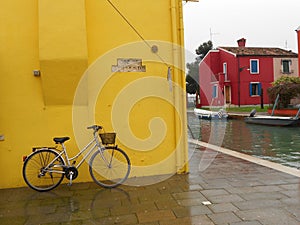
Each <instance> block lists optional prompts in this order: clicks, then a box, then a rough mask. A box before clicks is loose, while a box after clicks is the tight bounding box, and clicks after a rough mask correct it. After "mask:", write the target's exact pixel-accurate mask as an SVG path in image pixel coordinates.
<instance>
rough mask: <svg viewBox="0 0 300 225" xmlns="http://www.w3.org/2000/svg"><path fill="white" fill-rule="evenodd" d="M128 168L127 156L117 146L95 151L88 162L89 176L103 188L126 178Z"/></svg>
mask: <svg viewBox="0 0 300 225" xmlns="http://www.w3.org/2000/svg"><path fill="white" fill-rule="evenodd" d="M130 168H131V165H130V160H129V158H128V156H127V155H126V153H125V152H124V151H123V150H122V149H119V148H117V147H105V148H104V149H101V151H96V152H95V153H94V154H93V155H92V157H91V159H90V163H89V171H90V174H91V177H92V178H93V180H94V181H95V183H97V184H98V185H100V186H102V187H105V188H113V187H117V186H118V185H120V184H122V183H123V182H124V181H125V180H126V179H127V178H128V176H129V173H130Z"/></svg>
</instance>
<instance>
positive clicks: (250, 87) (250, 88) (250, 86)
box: [249, 84, 252, 96]
mask: <svg viewBox="0 0 300 225" xmlns="http://www.w3.org/2000/svg"><path fill="white" fill-rule="evenodd" d="M249 90H250V96H252V84H250V85H249Z"/></svg>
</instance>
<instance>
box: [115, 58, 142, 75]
mask: <svg viewBox="0 0 300 225" xmlns="http://www.w3.org/2000/svg"><path fill="white" fill-rule="evenodd" d="M111 71H112V72H114V73H115V72H146V66H143V61H142V59H133V58H128V59H123V58H120V59H118V60H117V65H112V67H111Z"/></svg>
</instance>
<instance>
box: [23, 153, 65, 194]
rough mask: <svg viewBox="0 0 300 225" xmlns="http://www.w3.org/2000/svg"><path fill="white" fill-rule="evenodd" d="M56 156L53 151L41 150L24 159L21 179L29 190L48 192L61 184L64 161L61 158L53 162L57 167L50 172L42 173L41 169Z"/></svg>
mask: <svg viewBox="0 0 300 225" xmlns="http://www.w3.org/2000/svg"><path fill="white" fill-rule="evenodd" d="M57 156H58V153H57V152H56V151H54V150H51V149H41V150H38V151H36V152H34V153H32V154H31V155H29V156H28V157H27V158H26V160H25V162H24V165H23V178H24V180H25V182H26V184H27V185H28V186H29V187H30V188H32V189H33V190H36V191H40V192H43V191H50V190H52V189H54V188H56V187H57V186H58V185H59V184H60V183H61V182H62V180H63V178H64V173H63V170H64V167H65V161H64V159H63V158H62V157H61V156H59V157H58V158H57V160H56V161H55V162H54V165H57V166H58V167H54V168H53V167H52V168H51V171H52V172H49V171H47V172H42V169H43V168H45V166H47V165H48V164H49V163H50V162H51V161H52V160H53V159H55V158H56V157H57ZM55 171H57V172H55Z"/></svg>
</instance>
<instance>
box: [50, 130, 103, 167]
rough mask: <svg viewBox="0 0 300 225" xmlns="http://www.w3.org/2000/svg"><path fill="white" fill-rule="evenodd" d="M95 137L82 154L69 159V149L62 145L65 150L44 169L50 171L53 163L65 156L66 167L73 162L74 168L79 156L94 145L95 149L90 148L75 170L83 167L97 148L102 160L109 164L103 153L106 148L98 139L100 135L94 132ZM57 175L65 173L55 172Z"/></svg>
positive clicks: (81, 152)
mask: <svg viewBox="0 0 300 225" xmlns="http://www.w3.org/2000/svg"><path fill="white" fill-rule="evenodd" d="M93 135H94V138H93V139H92V140H91V141H90V142H89V143H88V144H87V145H86V146H85V147H84V148H83V149H81V150H80V152H79V153H78V154H77V155H75V156H74V157H71V158H69V156H68V153H67V149H66V147H65V145H64V143H62V144H61V146H62V148H63V150H62V151H61V152H60V153H59V154H58V155H57V156H56V157H55V158H54V159H53V160H52V161H51V162H50V163H49V164H48V165H47V166H46V168H44V170H48V169H49V166H50V165H51V164H52V163H54V162H55V160H57V159H58V158H59V157H62V156H63V155H64V158H65V160H66V162H65V163H66V166H67V167H70V166H71V162H73V166H74V164H75V163H74V162H75V160H76V159H77V158H78V157H79V156H81V155H82V154H83V153H84V152H85V151H86V150H87V149H88V148H90V147H91V146H92V144H93V143H95V144H94V145H93V147H91V148H90V150H89V151H88V152H87V154H86V155H84V156H83V158H82V160H81V161H80V162H79V163H78V164H77V165H76V166H75V168H76V169H78V168H79V167H80V166H81V165H82V163H83V162H84V160H85V159H86V158H87V157H88V156H89V155H90V154H91V153H92V152H93V150H94V149H95V148H96V147H97V148H98V150H99V152H100V154H101V157H102V159H103V160H104V161H105V162H106V163H107V160H106V159H105V157H104V156H103V153H102V151H101V150H102V149H103V148H104V149H105V147H102V145H101V144H100V141H99V139H98V135H97V132H95V131H94V132H93ZM54 167H59V166H58V165H55V166H54ZM51 172H54V171H51ZM55 172H56V173H65V172H64V171H55Z"/></svg>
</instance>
